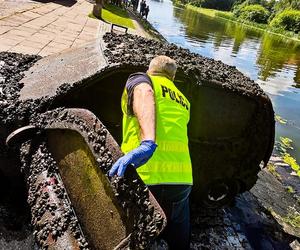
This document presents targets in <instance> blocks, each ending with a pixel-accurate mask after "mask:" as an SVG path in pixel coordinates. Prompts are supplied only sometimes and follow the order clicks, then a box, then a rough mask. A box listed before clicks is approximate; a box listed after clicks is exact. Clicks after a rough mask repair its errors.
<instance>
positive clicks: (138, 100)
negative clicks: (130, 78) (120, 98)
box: [133, 83, 155, 141]
mask: <svg viewBox="0 0 300 250" xmlns="http://www.w3.org/2000/svg"><path fill="white" fill-rule="evenodd" d="M133 112H134V114H135V116H136V117H137V119H138V122H139V125H140V128H141V135H140V136H141V140H142V141H143V140H152V141H155V101H154V92H153V89H152V88H151V86H150V85H149V84H148V83H141V84H139V85H137V86H136V87H135V88H134V92H133Z"/></svg>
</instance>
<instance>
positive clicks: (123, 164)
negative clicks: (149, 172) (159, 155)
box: [109, 140, 157, 177]
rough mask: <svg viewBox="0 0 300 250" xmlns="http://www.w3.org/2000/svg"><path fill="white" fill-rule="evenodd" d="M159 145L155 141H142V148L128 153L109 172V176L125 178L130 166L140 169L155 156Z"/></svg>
mask: <svg viewBox="0 0 300 250" xmlns="http://www.w3.org/2000/svg"><path fill="white" fill-rule="evenodd" d="M156 147H157V145H156V144H155V142H154V141H151V140H145V141H142V142H141V144H140V146H139V147H137V148H135V149H134V150H132V151H130V152H128V153H127V154H126V155H124V156H123V157H121V158H120V159H119V160H117V161H116V162H115V164H114V165H113V166H112V168H111V169H110V171H109V176H110V177H112V176H113V175H115V174H117V175H118V176H124V173H125V170H126V168H127V166H128V165H130V164H131V165H133V166H134V167H135V168H138V167H140V166H142V165H143V164H145V163H146V162H147V161H148V160H149V159H150V158H151V156H152V155H153V153H154V151H155V149H156Z"/></svg>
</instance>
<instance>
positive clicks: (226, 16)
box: [175, 4, 300, 42]
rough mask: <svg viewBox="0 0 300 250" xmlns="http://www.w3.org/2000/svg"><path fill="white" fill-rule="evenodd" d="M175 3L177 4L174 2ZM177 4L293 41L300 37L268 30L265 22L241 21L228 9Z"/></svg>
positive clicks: (297, 40)
mask: <svg viewBox="0 0 300 250" xmlns="http://www.w3.org/2000/svg"><path fill="white" fill-rule="evenodd" d="M175 5H177V4H175ZM178 6H179V7H182V8H185V9H190V10H193V11H196V12H198V13H201V14H203V15H206V16H210V17H213V18H220V19H223V20H226V21H229V22H233V23H236V24H239V25H244V26H246V27H247V28H250V29H254V30H258V31H260V32H265V33H268V34H271V35H275V36H279V37H281V38H288V39H290V40H292V41H294V42H300V38H296V37H295V36H292V35H288V34H281V33H278V32H275V31H273V30H270V29H269V26H268V25H267V24H258V23H252V22H247V21H245V22H241V21H239V20H238V19H237V18H236V17H234V16H233V14H232V12H229V11H220V10H214V9H206V8H201V7H196V6H193V5H191V4H186V5H182V4H179V5H178ZM260 26H261V27H260ZM287 32H288V31H287Z"/></svg>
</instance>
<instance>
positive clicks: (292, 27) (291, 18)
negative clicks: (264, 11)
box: [270, 10, 300, 33]
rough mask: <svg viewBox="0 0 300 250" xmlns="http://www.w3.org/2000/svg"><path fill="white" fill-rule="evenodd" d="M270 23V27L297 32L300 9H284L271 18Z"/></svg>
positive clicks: (299, 30) (299, 26)
mask: <svg viewBox="0 0 300 250" xmlns="http://www.w3.org/2000/svg"><path fill="white" fill-rule="evenodd" d="M270 25H271V27H275V28H282V29H284V30H288V31H292V32H295V33H299V32H300V10H284V11H282V12H281V13H280V14H278V15H276V16H275V17H274V18H273V20H272V21H271V23H270Z"/></svg>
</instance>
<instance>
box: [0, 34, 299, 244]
mask: <svg viewBox="0 0 300 250" xmlns="http://www.w3.org/2000/svg"><path fill="white" fill-rule="evenodd" d="M104 41H105V43H106V44H105V46H106V48H107V49H106V50H105V51H104V54H105V56H106V60H107V63H108V64H110V65H111V66H112V67H118V65H123V66H126V65H127V64H128V65H129V66H130V67H132V66H136V67H143V66H144V65H145V64H148V63H149V62H150V60H151V58H153V55H158V54H166V55H168V56H171V57H173V58H174V59H175V60H176V61H177V62H178V64H179V70H182V71H184V73H185V74H187V75H189V76H191V78H193V79H194V80H195V82H196V83H197V84H199V85H205V84H206V81H209V82H214V83H215V85H216V86H219V87H221V88H224V89H228V90H229V91H232V92H236V93H239V94H240V95H245V96H248V97H250V98H258V97H264V98H266V99H268V97H267V96H266V95H265V93H264V92H263V91H262V89H261V88H260V87H259V86H258V85H257V84H255V83H254V82H253V81H251V80H250V79H249V78H247V77H245V76H244V75H242V74H241V73H240V72H239V71H237V70H236V69H235V68H234V67H231V66H227V65H225V64H223V63H221V62H219V61H213V60H212V59H207V58H204V57H201V56H199V55H196V54H192V53H190V52H189V51H188V50H185V49H182V48H178V47H176V46H175V45H172V44H162V43H160V42H156V41H150V40H146V39H143V38H140V37H135V36H131V35H124V36H123V35H120V36H114V35H111V34H106V35H105V36H104ZM142 44H143V46H141V45H142ZM39 59H40V58H39V57H36V56H29V55H20V54H14V53H3V52H1V53H0V73H1V78H0V128H1V130H0V163H1V165H6V164H7V165H12V164H13V165H15V168H14V169H11V170H3V169H2V168H1V169H0V178H1V183H4V182H2V181H3V180H6V181H7V183H14V182H15V180H16V179H15V178H19V180H22V178H23V177H24V176H23V174H21V173H19V172H18V173H14V174H11V172H12V171H17V170H18V169H21V165H20V163H19V161H18V160H16V159H19V157H16V156H18V155H19V150H18V149H17V148H15V149H8V148H7V147H6V146H5V144H4V142H5V139H6V137H7V135H8V134H9V133H10V132H12V131H13V130H14V129H16V128H18V127H21V126H23V125H26V124H28V123H30V122H31V123H32V124H35V125H38V126H39V127H43V126H47V124H48V122H49V121H50V122H51V120H53V119H56V118H57V117H55V111H54V113H51V112H50V113H48V114H47V115H45V116H41V115H40V114H41V113H44V112H45V111H47V109H48V108H49V107H50V105H51V102H52V101H53V100H54V98H56V97H58V96H62V95H64V94H66V93H67V92H68V91H70V90H71V89H72V88H74V87H76V86H77V85H78V84H82V83H84V81H83V80H82V81H80V82H77V83H76V82H75V83H72V84H63V85H61V86H60V87H59V88H58V89H57V91H56V94H55V95H51V96H44V97H42V98H37V99H34V100H33V99H27V100H22V101H20V100H19V92H20V90H21V89H22V87H23V84H22V80H21V79H22V78H23V76H24V72H25V71H27V70H28V69H29V68H30V67H31V66H32V65H33V64H34V63H35V62H36V61H38V60H39ZM102 71H103V69H101V70H99V71H98V72H97V73H96V74H95V75H94V76H93V77H97V75H100V74H101V72H102ZM60 111H61V109H60ZM66 116H67V115H66ZM63 118H66V117H63ZM70 119H72V118H70ZM73 122H75V121H73ZM78 125H79V127H80V126H82V128H83V130H84V124H80V121H78ZM99 136H100V137H101V136H102V134H101V133H100V132H99V134H96V135H93V134H90V138H92V137H93V138H94V139H95V140H97V138H98V137H99ZM93 138H92V139H93ZM94 139H93V140H94ZM93 140H92V141H93ZM93 145H94V151H95V152H97V151H101V146H102V145H101V138H100V144H99V145H98V144H93ZM22 149H23V150H22V156H23V157H21V158H22V159H25V158H26V157H25V158H24V156H25V155H27V154H28V150H26V145H23V148H22ZM36 149H37V150H36V151H34V152H33V153H32V154H31V155H30V157H31V158H32V159H33V160H32V166H34V165H39V166H40V165H42V166H44V167H46V165H47V171H49V168H50V170H51V171H52V172H53V171H54V172H55V171H57V169H56V168H55V163H54V162H53V159H52V158H51V155H50V154H49V152H47V149H46V148H45V146H44V145H43V144H41V145H39V146H38V147H37V148H36ZM43 157H45V159H44V158H43ZM48 160H49V163H47V161H48ZM103 160H104V161H105V164H103V166H104V169H103V171H106V170H107V169H106V168H107V167H108V166H111V164H112V162H111V160H109V157H106V158H105V159H103ZM107 161H109V162H107ZM41 162H42V163H43V164H40V163H41ZM102 163H103V162H102V160H100V161H99V166H100V167H101V166H102ZM29 165H31V164H29ZM23 169H24V170H25V169H26V171H25V175H26V176H27V177H30V176H32V177H31V178H29V179H28V183H27V185H28V187H29V196H28V197H29V200H28V201H29V205H30V207H31V209H32V214H33V216H34V218H31V221H32V223H30V209H29V207H28V206H26V203H25V202H24V200H25V199H24V197H26V196H27V195H28V194H26V192H25V193H24V190H27V188H26V184H25V183H21V182H20V184H19V185H17V186H14V185H12V188H11V190H13V191H15V193H17V194H19V196H15V198H17V197H23V200H22V202H21V204H22V206H23V207H24V208H25V209H24V210H22V211H24V212H22V213H19V212H18V211H17V212H15V211H14V209H10V207H14V206H15V204H16V202H20V201H19V199H14V200H13V201H9V199H8V197H9V196H10V192H6V191H2V192H1V194H2V197H5V198H7V199H6V200H8V202H3V204H0V221H9V223H3V226H1V228H0V229H1V232H0V237H1V239H0V243H1V241H3V242H5V244H8V243H9V244H11V245H9V244H8V247H6V248H7V249H13V246H15V245H16V244H17V246H18V247H20V248H22V246H24V244H25V245H26V244H27V245H26V246H29V245H30V246H31V247H32V248H34V242H33V237H32V235H34V236H35V239H36V240H37V242H38V243H39V246H44V245H43V244H44V242H45V240H46V238H45V237H47V235H49V234H51V235H52V236H53V238H55V237H59V236H60V235H62V234H63V233H64V232H66V231H67V230H70V231H71V233H70V234H71V235H74V237H75V238H76V239H77V240H78V239H79V245H80V247H81V248H83V249H84V248H87V247H88V245H87V243H86V241H85V239H84V237H83V236H82V235H81V234H80V230H79V228H78V224H77V222H76V218H75V219H74V220H73V219H72V218H74V217H72V215H71V213H70V206H69V205H68V204H65V205H64V206H65V207H66V209H67V210H66V213H64V214H65V215H66V216H63V217H62V218H61V220H60V221H53V223H52V224H51V223H49V222H48V223H46V224H45V225H42V224H39V223H42V222H41V220H42V219H43V215H44V213H45V212H46V211H47V213H48V212H50V215H51V212H52V216H53V214H54V215H55V213H56V212H55V210H56V209H57V208H58V206H57V205H58V204H52V203H50V204H49V203H48V202H47V199H49V197H47V194H44V195H41V196H40V197H39V198H38V197H36V196H35V193H36V191H37V189H41V188H42V186H43V185H44V184H45V185H46V186H47V185H48V186H51V185H52V184H53V183H52V182H50V183H49V182H47V181H46V182H45V183H44V184H41V185H40V186H38V187H37V186H34V185H32V183H33V182H34V180H35V178H36V175H37V173H35V172H34V171H40V172H39V174H42V172H43V171H44V170H45V168H43V169H39V168H38V169H34V168H32V169H31V170H30V168H29V169H28V164H25V165H24V166H23ZM52 175H53V173H52ZM263 175H269V173H264V174H263ZM11 176H13V178H11ZM46 177H47V174H46ZM52 177H53V176H52ZM50 178H51V174H50ZM271 180H272V178H271ZM112 182H113V183H115V184H114V185H115V192H116V193H118V194H120V193H121V192H122V190H123V191H124V189H128V187H129V186H130V185H127V184H126V183H122V181H117V182H114V180H113V181H112ZM55 183H56V182H55ZM274 183H275V182H274ZM274 183H271V184H270V185H271V186H272V185H275V184H276V185H279V184H278V183H275V184H274ZM258 184H259V183H258ZM259 185H262V184H259ZM259 185H258V188H259ZM5 187H7V185H5ZM137 188H138V187H134V190H136V189H137ZM139 189H140V190H141V193H139V194H137V198H134V199H132V200H130V202H136V201H137V200H136V199H138V200H139V202H140V203H141V204H145V208H147V205H148V204H147V201H146V200H145V199H144V198H145V196H144V194H143V190H144V188H142V187H140V188H139ZM2 190H3V189H2ZM56 190H57V194H58V196H60V195H62V197H63V196H64V195H63V193H64V191H63V189H62V188H61V187H58V188H56ZM252 193H254V194H258V192H255V191H254V192H252ZM252 193H249V192H246V193H244V194H242V195H241V196H239V197H238V198H237V199H236V203H235V206H232V207H228V208H225V209H213V210H207V209H204V208H201V207H197V208H196V207H195V206H193V205H192V243H191V248H192V249H291V244H296V243H294V242H296V241H297V240H299V238H297V237H299V236H295V235H292V234H288V233H286V232H284V230H283V228H282V226H280V225H279V224H278V223H277V221H276V220H275V219H274V218H273V217H272V215H271V213H270V211H268V210H267V209H266V208H264V207H263V206H262V205H261V204H262V202H261V201H260V200H259V197H258V196H259V194H258V195H256V196H257V197H255V196H254V195H253V194H252ZM40 198H41V199H40ZM4 200H5V199H4ZM274 202H278V201H274ZM127 205H128V204H126V201H125V200H123V206H124V207H126V206H127ZM2 207H3V209H2ZM45 209H46V210H45ZM146 210H147V209H146ZM18 213H19V214H18ZM145 213H146V212H145ZM146 214H147V213H146ZM13 218H14V219H13ZM14 220H18V221H17V222H16V223H15V224H17V225H18V228H17V229H16V228H13V227H11V225H14ZM145 220H147V216H146V217H143V218H141V220H140V222H138V223H137V224H136V225H137V226H139V225H140V226H141V230H140V232H144V233H146V234H147V233H148V234H149V235H153V233H152V232H151V230H152V228H151V227H150V228H149V230H145V228H146V226H147V225H146V224H147V223H146V221H145ZM72 221H73V222H74V223H71V222H72ZM31 225H34V226H35V228H34V229H33V228H32V227H31ZM37 225H38V226H37ZM40 225H42V226H40ZM60 229H61V230H60ZM149 235H147V237H148V236H149ZM138 237H140V238H143V239H145V235H138ZM16 240H17V241H18V242H17V243H16V242H15V241H16ZM7 242H8V243H7ZM139 242H140V243H141V244H145V245H144V246H146V245H147V244H148V242H147V241H145V240H139ZM0 246H1V245H0ZM144 246H143V247H144ZM31 247H30V248H31Z"/></svg>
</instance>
